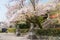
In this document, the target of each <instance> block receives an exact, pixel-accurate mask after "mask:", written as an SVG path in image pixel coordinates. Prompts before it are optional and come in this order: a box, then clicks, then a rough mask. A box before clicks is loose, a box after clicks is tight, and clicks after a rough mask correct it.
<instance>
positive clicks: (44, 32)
mask: <svg viewBox="0 0 60 40" xmlns="http://www.w3.org/2000/svg"><path fill="white" fill-rule="evenodd" d="M36 33H37V34H38V35H46V36H60V29H55V28H51V29H39V30H37V31H36Z"/></svg>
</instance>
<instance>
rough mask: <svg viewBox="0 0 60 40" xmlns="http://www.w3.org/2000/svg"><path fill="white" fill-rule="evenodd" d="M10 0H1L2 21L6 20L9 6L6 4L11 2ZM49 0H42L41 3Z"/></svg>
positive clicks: (0, 15) (0, 17)
mask: <svg viewBox="0 0 60 40" xmlns="http://www.w3.org/2000/svg"><path fill="white" fill-rule="evenodd" d="M9 1H10V0H0V22H1V21H6V19H7V18H6V13H7V11H8V10H7V8H6V4H7V3H9ZM46 2H48V0H41V3H46Z"/></svg>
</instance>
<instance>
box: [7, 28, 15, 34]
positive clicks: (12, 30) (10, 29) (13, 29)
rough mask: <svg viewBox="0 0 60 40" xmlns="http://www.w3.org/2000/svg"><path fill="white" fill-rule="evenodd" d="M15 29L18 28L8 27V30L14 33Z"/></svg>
mask: <svg viewBox="0 0 60 40" xmlns="http://www.w3.org/2000/svg"><path fill="white" fill-rule="evenodd" d="M15 30H16V29H15V28H8V29H7V32H9V33H14V32H15Z"/></svg>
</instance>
